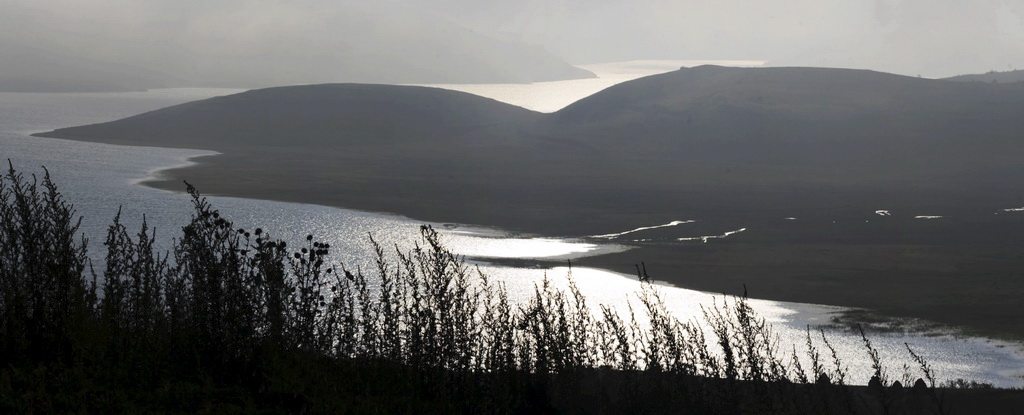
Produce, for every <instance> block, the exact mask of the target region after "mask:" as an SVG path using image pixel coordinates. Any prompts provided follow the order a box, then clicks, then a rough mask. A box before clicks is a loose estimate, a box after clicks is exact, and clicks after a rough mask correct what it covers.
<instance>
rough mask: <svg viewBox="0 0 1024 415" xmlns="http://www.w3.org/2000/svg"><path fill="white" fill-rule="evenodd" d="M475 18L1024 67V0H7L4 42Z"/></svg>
mask: <svg viewBox="0 0 1024 415" xmlns="http://www.w3.org/2000/svg"><path fill="white" fill-rule="evenodd" d="M440 26H443V28H441V29H437V28H438V27H440ZM460 26H461V27H460ZM466 29H468V30H466ZM438 32H443V34H437V33H438ZM472 32H475V33H473V34H474V35H475V34H482V35H485V36H488V37H493V38H498V39H505V40H514V41H522V42H526V43H529V44H533V45H536V46H539V47H543V48H545V49H547V50H548V51H551V52H553V53H554V54H556V55H558V56H561V57H563V58H565V59H567V60H569V61H570V62H574V63H593V62H601V61H616V60H631V59H749V60H766V61H768V64H769V65H770V66H771V65H821V66H844V67H857V68H870V69H877V70H883V71H890V72H897V73H903V74H908V75H917V74H921V75H924V76H933V77H938V76H951V75H956V74H961V73H977V72H985V71H988V70H1007V69H1015V68H1022V69H1024V0H972V1H969V2H968V1H963V0H874V1H870V0H867V1H849V0H776V1H770V2H758V1H752V0H690V1H686V0H586V1H584V0H491V1H479V0H393V1H381V0H373V1H352V0H342V1H338V0H93V1H89V0H0V48H7V49H11V48H13V47H14V46H12V45H16V46H17V47H29V48H33V49H39V50H45V51H47V52H50V53H56V54H63V55H69V56H74V57H78V58H87V59H92V60H97V61H102V62H115V63H118V64H126V65H133V66H139V67H143V68H147V69H150V70H154V71H162V72H166V73H169V74H170V75H175V76H182V77H187V76H188V75H187V74H188V73H190V72H193V73H194V72H203V73H216V76H220V77H239V78H245V77H246V76H248V75H249V74H250V72H252V73H258V72H261V71H263V72H273V71H276V72H281V71H292V72H295V73H296V76H299V75H304V74H308V73H314V74H315V73H317V72H318V71H320V70H321V69H320V68H334V67H337V66H338V65H346V64H347V65H351V64H352V62H357V61H360V60H368V61H369V58H368V57H375V58H377V61H380V62H388V59H385V58H382V56H390V55H389V54H398V55H400V54H412V53H417V51H421V50H422V49H424V47H423V45H417V44H416V41H417V40H419V39H421V38H429V39H434V41H439V42H447V41H452V42H457V41H459V39H465V38H468V37H469V36H468V35H466V33H472ZM438 39H439V40H438ZM0 54H2V51H0ZM434 55H436V53H435V54H434ZM389 59H390V58H389ZM377 61H374V62H377ZM228 62H230V63H228ZM239 62H241V63H239ZM295 62H298V63H300V64H301V65H298V67H295V66H294V65H293V66H291V67H289V65H291V64H292V63H295ZM324 70H330V69H324ZM362 70H365V71H370V72H373V71H375V70H386V69H385V68H376V67H373V68H364V69H362ZM317 75H318V74H317ZM211 76H212V75H211ZM254 76H255V75H254Z"/></svg>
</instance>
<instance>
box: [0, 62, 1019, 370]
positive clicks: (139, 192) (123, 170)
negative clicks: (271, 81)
mask: <svg viewBox="0 0 1024 415" xmlns="http://www.w3.org/2000/svg"><path fill="white" fill-rule="evenodd" d="M693 64H697V62H682V61H672V62H627V63H616V64H603V65H592V66H588V67H587V68H588V69H590V70H592V71H594V72H595V73H597V74H598V75H599V78H596V79H592V80H582V81H563V82H546V83H538V84H533V85H475V86H474V85H458V86H445V87H451V88H453V89H460V90H464V91H467V92H473V93H479V94H482V95H486V96H489V97H491V98H495V99H499V100H503V101H506V102H510V103H514V104H517V105H524V106H527V107H530V108H532V109H536V110H539V111H554V110H557V109H558V108H561V107H562V106H565V105H568V104H569V103H571V102H573V101H575V100H576V99H579V98H581V97H584V96H586V95H589V94H590V93H593V92H596V91H598V90H600V89H601V88H604V87H607V86H609V85H611V84H614V83H617V82H622V81H625V80H629V79H633V78H636V77H639V76H643V75H647V74H652V73H657V72H663V71H667V70H672V69H675V68H678V67H679V66H680V65H687V66H690V65H693ZM739 64H744V65H754V64H757V63H756V62H744V63H739ZM234 92H237V91H236V90H225V89H171V90H154V91H149V92H137V93H109V94H100V93H95V94H16V93H0V158H3V159H10V160H11V162H12V163H13V165H14V167H15V168H16V169H18V170H19V171H21V172H23V173H26V174H33V173H34V174H41V173H42V169H41V166H45V167H46V168H48V169H49V171H50V173H51V175H52V177H53V179H54V181H55V182H56V183H57V184H58V186H59V188H60V189H61V190H62V192H63V193H64V196H65V198H66V199H67V200H68V201H70V202H72V203H74V205H75V207H76V209H77V211H78V214H79V215H82V216H83V224H82V231H83V233H84V234H85V235H86V236H87V237H88V238H89V239H90V241H91V243H90V253H91V255H92V256H93V257H94V258H95V259H96V260H97V261H98V260H99V259H100V258H101V257H102V255H103V252H102V248H103V247H102V243H101V242H102V240H103V236H104V235H105V231H106V227H107V226H108V225H109V224H110V220H111V218H113V216H114V215H115V214H116V212H117V211H118V209H119V208H121V209H122V210H123V213H122V218H123V219H124V220H125V221H126V222H127V223H128V224H129V227H130V228H131V227H134V226H138V224H140V223H141V221H142V218H143V216H145V218H146V220H147V221H148V223H149V224H150V225H151V226H153V227H155V228H156V229H157V234H158V238H159V239H160V242H161V244H162V246H163V248H164V249H168V248H169V247H170V244H171V238H173V237H176V236H178V234H179V233H180V228H181V226H183V225H185V224H186V223H187V222H188V220H189V216H190V214H191V211H190V209H191V205H190V201H189V198H188V197H187V196H186V195H184V194H182V193H173V192H166V191H161V190H156V189H152V188H149V187H145V186H141V185H139V182H140V181H143V180H145V179H146V178H147V177H152V176H153V175H155V174H159V170H160V169H163V168H168V167H171V166H177V165H181V164H183V163H187V162H188V161H187V160H188V158H189V157H195V156H199V155H209V154H212V153H211V152H208V151H202V150H175V149H162V148H145V147H124V146H112V145H103V144H93V143H83V142H74V141H66V140H58V139H48V138H36V137H30V136H29V134H31V133H34V132H40V131H47V130H51V129H54V128H58V127H66V126H73V125H82V124H89V123H96V122H103V121H110V120H114V119H118V118H123V117H126V116H130V115H134V114H138V113H142V112H145V111H150V110H154V109H158V108H162V107H166V106H170V105H174V104H178V103H183V102H187V101H192V100H196V99H202V98H207V97H211V96H217V95H225V94H230V93H234ZM182 190H184V185H183V188H182ZM201 190H202V189H200V191H201ZM210 201H211V202H212V203H213V205H214V206H215V207H216V208H217V209H219V210H220V211H221V212H222V213H223V214H224V215H226V216H227V217H228V218H229V219H231V220H233V221H235V223H236V224H237V225H240V226H242V227H246V228H250V227H256V226H259V227H262V228H263V229H266V230H268V231H269V232H271V234H272V235H273V236H275V237H278V238H282V239H285V240H287V241H298V240H299V239H300V238H302V237H304V236H305V235H307V234H315V235H317V237H318V238H320V239H322V240H324V241H326V242H329V243H330V244H331V245H332V248H333V251H334V254H335V256H334V261H336V262H341V263H344V264H345V266H347V267H349V268H355V267H361V268H364V269H367V268H370V267H371V263H370V261H369V258H370V256H369V254H370V252H371V250H370V246H369V244H368V241H367V235H373V237H374V238H375V239H376V240H378V241H380V242H382V243H383V244H385V245H386V246H390V245H392V244H396V245H398V246H399V247H400V248H409V247H411V246H412V245H413V244H414V243H415V242H416V240H417V238H418V235H419V234H418V228H419V226H420V225H421V224H423V223H424V222H422V221H418V220H415V219H410V218H405V217H401V216H395V215H383V214H376V213H368V212H359V211H353V210H345V209H337V208H331V207H324V206H316V205H306V204H294V203H281V202H270V201H262V200H251V199H239V198H228V197H211V198H210ZM1008 208H1011V209H1012V207H1008ZM689 219H690V218H679V221H677V222H672V223H670V224H647V225H646V226H642V227H641V228H644V229H640V228H637V229H632V230H630V229H622V230H621V231H620V232H616V233H609V234H606V235H595V238H589V239H587V240H563V239H554V238H545V237H540V236H533V235H511V234H509V233H507V232H504V231H502V230H500V229H492V228H481V227H473V226H466V225H460V224H433V225H434V227H435V228H436V229H438V230H440V231H441V232H442V235H443V238H444V241H445V242H446V244H447V245H448V246H449V247H450V248H452V249H453V250H454V251H456V252H457V253H459V254H462V255H466V256H467V257H469V258H470V260H471V261H472V263H473V264H475V265H478V266H479V267H480V269H481V271H482V272H484V273H486V274H488V275H490V276H492V277H493V278H495V279H497V280H499V281H502V282H504V283H505V285H506V286H507V288H508V289H509V291H510V293H511V295H512V298H513V299H520V300H521V299H524V298H526V297H528V296H529V295H530V294H531V293H532V291H533V286H534V284H535V283H537V282H538V281H540V280H541V279H542V278H544V277H545V276H547V277H548V278H550V279H551V280H552V281H553V282H554V284H555V285H556V286H561V287H564V286H565V285H566V279H565V276H566V274H568V272H569V269H568V268H567V267H556V268H552V269H540V268H520V267H512V266H498V265H494V264H491V263H489V262H487V260H486V259H487V258H557V259H572V258H579V257H581V256H586V255H596V254H600V253H604V252H610V251H615V250H621V249H624V247H622V246H619V245H616V244H615V243H614V241H615V240H616V238H619V237H629V238H633V237H638V236H637V235H640V234H642V233H643V232H646V231H649V230H651V229H657V230H665V229H670V228H671V229H675V228H678V227H685V226H686V223H687V221H688V220H689ZM740 231H741V230H739V229H723V232H724V233H723V234H721V235H707V236H703V237H701V236H696V238H698V239H700V240H697V241H693V243H702V242H701V241H704V242H708V241H709V239H710V240H711V241H710V242H709V243H713V242H714V241H713V239H714V238H723V237H727V236H729V235H730V234H732V233H734V232H740ZM602 237H603V238H602ZM605 241H608V242H605ZM572 276H573V278H574V280H575V281H576V283H577V284H578V285H579V286H580V288H581V290H582V291H583V293H584V294H585V295H586V296H587V301H588V304H590V305H591V306H595V305H597V304H608V305H613V306H616V307H618V308H619V309H620V310H621V309H624V308H625V307H626V302H627V301H631V302H632V304H633V305H634V307H636V306H637V305H638V302H637V300H636V296H635V292H636V291H637V289H638V282H637V281H636V278H635V277H633V276H628V275H621V274H616V273H612V272H607V271H603V270H597V269H585V268H573V269H572ZM659 289H660V290H661V291H662V295H663V297H664V298H665V300H666V301H667V303H668V305H669V308H670V309H671V310H673V311H674V312H675V313H676V315H677V316H678V317H679V318H680V319H681V320H684V321H686V320H694V321H698V320H700V315H701V311H700V306H701V305H702V304H703V305H705V306H707V305H710V304H711V302H712V297H713V296H712V295H710V294H707V293H702V292H697V291H692V290H685V289H681V288H676V287H671V286H660V287H659ZM715 301H718V302H719V303H720V302H721V298H718V299H717V300H715ZM751 304H752V306H753V307H754V308H755V309H756V311H757V312H758V313H759V314H760V315H761V316H763V317H765V318H766V319H767V320H768V321H769V322H771V323H772V324H773V326H774V329H775V331H776V333H777V334H778V335H779V338H780V340H781V341H782V342H783V347H782V350H788V349H789V347H790V346H788V345H787V344H790V343H792V344H796V345H797V346H798V350H801V349H800V348H801V347H803V346H802V345H803V344H804V341H805V338H804V336H805V328H806V327H807V326H811V327H816V326H822V325H824V326H826V327H830V326H829V324H830V323H831V317H832V316H833V315H835V313H838V312H841V311H844V309H842V308H838V307H831V306H823V305H812V304H794V303H783V302H774V301H763V300H752V301H751ZM929 327H930V326H929ZM827 331H828V333H829V336H830V337H829V338H830V340H831V341H832V342H833V343H834V345H835V346H836V348H837V351H838V353H839V354H840V356H841V358H842V360H843V361H844V362H845V363H846V364H847V366H848V368H849V369H850V375H849V376H850V379H851V381H852V382H853V383H866V382H867V380H868V379H869V377H870V371H871V368H870V362H869V361H868V356H867V353H866V352H865V350H864V348H863V346H862V342H861V339H860V337H859V335H855V334H854V333H850V332H847V331H843V330H840V329H832V328H827ZM870 336H871V338H872V342H873V344H874V345H875V347H877V348H878V349H879V350H880V352H881V357H882V361H883V363H885V364H887V365H888V366H889V367H890V369H889V370H890V372H891V374H892V375H893V376H894V377H899V370H901V367H902V365H903V364H904V363H906V364H909V365H911V367H912V368H913V366H914V365H913V361H912V360H911V358H910V356H909V355H908V353H907V352H906V349H905V347H904V343H905V342H906V343H908V344H909V345H910V346H911V347H912V348H913V349H914V350H915V351H916V352H917V353H919V354H920V355H921V356H923V357H924V358H926V359H927V360H928V362H929V363H930V364H931V366H932V367H933V369H934V370H935V372H936V374H937V375H938V377H939V378H940V379H957V378H964V379H971V380H976V381H981V382H988V383H992V384H995V385H998V386H1016V387H1021V386H1024V380H1022V378H1021V376H1022V374H1024V358H1022V357H1021V354H1020V345H1017V344H1011V343H1004V342H998V341H993V340H987V339H981V338H972V337H960V336H957V335H956V334H955V331H953V330H952V329H941V328H940V329H935V328H929V329H927V330H925V331H914V330H910V331H909V332H905V331H904V330H892V331H876V332H872V333H870ZM820 346H821V345H820V343H819V347H820ZM913 376H914V377H915V378H916V377H918V376H920V373H919V372H916V371H915V372H914V375H913Z"/></svg>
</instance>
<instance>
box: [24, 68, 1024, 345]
mask: <svg viewBox="0 0 1024 415" xmlns="http://www.w3.org/2000/svg"><path fill="white" fill-rule="evenodd" d="M1022 113H1024V89H1015V88H1005V87H1003V86H999V85H992V84H988V83H957V82H948V81H942V80H929V79H919V78H913V77H905V76H897V75H891V74H885V73H878V72H872V71H862V70H844V69H818V68H757V69H739V68H723V67H714V66H704V67H697V68H688V69H681V70H679V71H675V72H671V73H666V74H662V75H656V76H651V77H647V78H642V79H638V80H635V81H631V82H626V83H622V84H619V85H616V86H614V87H611V88H608V89H606V90H604V91H602V92H599V93H597V94H594V95H593V96H591V97H588V98H586V99H583V100H581V101H579V102H577V103H575V104H573V105H571V106H569V107H567V108H565V109H563V110H561V111H559V112H557V113H554V114H539V113H534V112H530V111H526V110H523V109H521V108H517V107H513V106H509V105H505V104H501V103H498V102H495V101H491V100H487V99H483V98H479V97H474V96H471V95H466V94H461V93H456V92H451V91H444V90H439V89H431V88H418V87H395V86H381V85H317V86H303V87H283V88H273V89H267V90H260V91H251V92H247V93H243V94H239V95H233V96H228V97H221V98H213V99H210V100H205V101H199V102H195V103H190V104H184V105H180V106H177V107H172V108H168V109H163V110H158V111H154V112H152V113H148V114H143V115H139V116H136V117H131V118H127V119H124V120H120V121H114V122H110V123H105V124H98V125H93V126H85V127H74V128H67V129H61V130H57V131H54V132H50V133H46V134H44V135H46V136H51V137H60V138H71V139H79V140H89V141H102V142H110V143H117V144H140V145H158V146H171V147H191V148H202V149H212V150H217V151H220V152H222V153H223V154H222V155H218V156H215V157H208V158H201V159H198V160H197V161H198V162H199V164H198V165H196V166H190V167H187V168H184V169H177V170H172V171H169V172H165V173H166V175H167V178H166V179H165V180H160V181H157V182H154V183H151V185H154V186H157V187H161V188H166V189H172V190H179V191H180V190H181V188H182V185H181V180H182V179H187V180H188V181H189V182H190V183H193V184H195V185H196V186H197V187H198V188H199V189H202V190H203V191H204V192H207V193H213V194H226V195H232V196H240V197H252V198H264V199H275V200H285V201H295V202H303V203H317V204H324V205H332V206H341V207H348V208H357V209H364V210H371V211H382V212H394V213H401V214H405V215H408V216H411V217H414V218H417V219H423V220H431V221H436V222H458V223H474V224H483V225H492V226H499V227H502V228H505V229H510V230H518V231H527V232H534V233H541V234H547V235H562V236H565V235H568V236H586V235H601V234H609V233H615V232H621V231H624V230H628V229H635V228H638V227H641V226H650V225H654V224H661V223H668V222H671V221H675V220H685V219H695V220H697V221H696V222H695V223H693V224H688V225H686V226H685V227H675V228H670V229H667V230H666V232H668V233H655V234H651V235H629V236H628V237H626V238H620V239H618V240H617V242H620V243H626V244H630V245H632V246H635V247H637V248H636V249H634V250H631V251H628V252H625V253H621V254H614V255H608V256H603V257H597V258H589V259H584V260H581V261H579V263H582V264H584V265H588V264H589V265H593V266H601V267H605V268H609V269H613V270H617V271H622V272H632V270H633V264H635V263H638V262H640V261H646V262H647V263H648V264H658V265H653V266H651V267H649V268H651V269H653V270H654V271H653V272H652V275H655V278H659V279H665V280H668V281H671V282H674V283H677V284H680V285H683V286H686V287H690V288H697V289H702V290H709V291H715V292H736V290H737V289H738V288H739V287H740V286H741V284H742V283H747V284H748V285H751V286H753V287H757V288H756V290H755V291H754V292H756V293H757V296H758V297H761V298H769V299H779V300H788V301H800V302H815V303H825V304H835V305H848V306H860V307H868V308H873V309H876V310H881V311H883V312H886V313H890V314H895V315H911V316H916V317H927V318H932V319H936V320H939V321H944V322H947V323H953V324H964V325H967V326H970V327H972V328H974V329H978V330H983V331H986V332H987V333H997V334H999V335H1011V336H1018V337H1024V327H1022V326H1021V324H1020V322H1019V321H1017V320H1016V319H1007V318H1006V316H1008V315H1010V313H1013V312H1015V311H1012V310H1015V307H1018V305H1017V304H1018V299H1019V296H1020V295H1024V278H1020V276H1021V275H1024V274H1020V270H1021V269H1024V255H1021V252H1020V250H1019V248H1017V246H1019V230H1020V229H1021V227H1022V226H1024V215H1014V214H1012V213H1007V214H1003V215H993V213H997V214H998V213H1000V212H1003V209H1006V208H1013V207H1019V206H1022V205H1024V193H1022V192H1021V189H1024V177H1022V176H1021V175H1020V174H1019V171H1020V168H1019V165H1020V160H1024V140H1022V139H1021V137H1022V135H1021V132H1024V119H1022V118H1021V117H1020V116H1019V114H1022ZM876 210H889V211H891V212H894V214H893V216H891V217H883V216H879V215H878V214H875V211H876ZM917 215H934V216H942V217H944V219H940V220H933V221H923V220H920V219H915V216H917ZM783 218H798V219H799V220H783ZM740 228H744V229H748V231H746V232H743V233H741V234H735V235H733V236H729V237H728V238H726V239H713V241H714V242H713V243H707V244H702V243H699V239H700V238H698V242H693V243H689V242H681V241H677V238H679V237H694V236H700V235H721V234H723V233H724V232H726V231H733V230H736V229H740ZM634 236H636V237H635V238H634ZM634 239H636V240H634ZM985 275H987V276H991V278H993V280H992V281H991V284H982V285H979V284H977V283H976V282H977V278H978V276H985ZM997 280H998V281H997ZM863 287H875V289H863ZM993 316H1001V317H998V318H994V317H993Z"/></svg>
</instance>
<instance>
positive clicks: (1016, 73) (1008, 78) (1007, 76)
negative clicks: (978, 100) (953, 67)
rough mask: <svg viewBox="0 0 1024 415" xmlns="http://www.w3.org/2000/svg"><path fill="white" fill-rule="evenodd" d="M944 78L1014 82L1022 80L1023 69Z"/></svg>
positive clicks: (1023, 76) (962, 80)
mask: <svg viewBox="0 0 1024 415" xmlns="http://www.w3.org/2000/svg"><path fill="white" fill-rule="evenodd" d="M944 79H945V80H947V81H957V82H994V83H1002V84H1008V83H1015V82H1024V69H1016V70H1012V71H1005V72H997V71H990V72H986V73H981V74H969V75H957V76H951V77H949V78H944Z"/></svg>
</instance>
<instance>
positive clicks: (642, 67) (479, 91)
mask: <svg viewBox="0 0 1024 415" xmlns="http://www.w3.org/2000/svg"><path fill="white" fill-rule="evenodd" d="M764 64H765V62H764V61H735V60H733V61H726V60H649V61H628V62H610V63H596V64H590V65H580V67H581V68H583V69H586V70H588V71H591V72H593V73H594V74H595V75H597V77H596V78H587V79H572V80H567V81H552V82H536V83H532V84H423V85H422V86H432V87H437V88H444V89H451V90H455V91H462V92H468V93H470V94H475V95H480V96H483V97H487V98H493V99H496V100H498V101H501V102H505V103H508V104H512V105H516V106H520V107H523V108H526V109H530V110H534V111H537V112H555V111H558V110H560V109H562V108H565V107H566V106H568V105H569V104H572V103H573V102H576V101H579V100H580V99H582V98H585V97H587V96H590V95H593V94H594V93H596V92H598V91H601V90H602V89H605V88H608V87H610V86H612V85H616V84H620V83H623V82H626V81H632V80H634V79H637V78H641V77H644V76H649V75H657V74H660V73H665V72H671V71H675V70H677V69H679V68H680V67H683V66H685V67H692V66H700V65H721V66H744V67H749V66H762V65H764Z"/></svg>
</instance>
